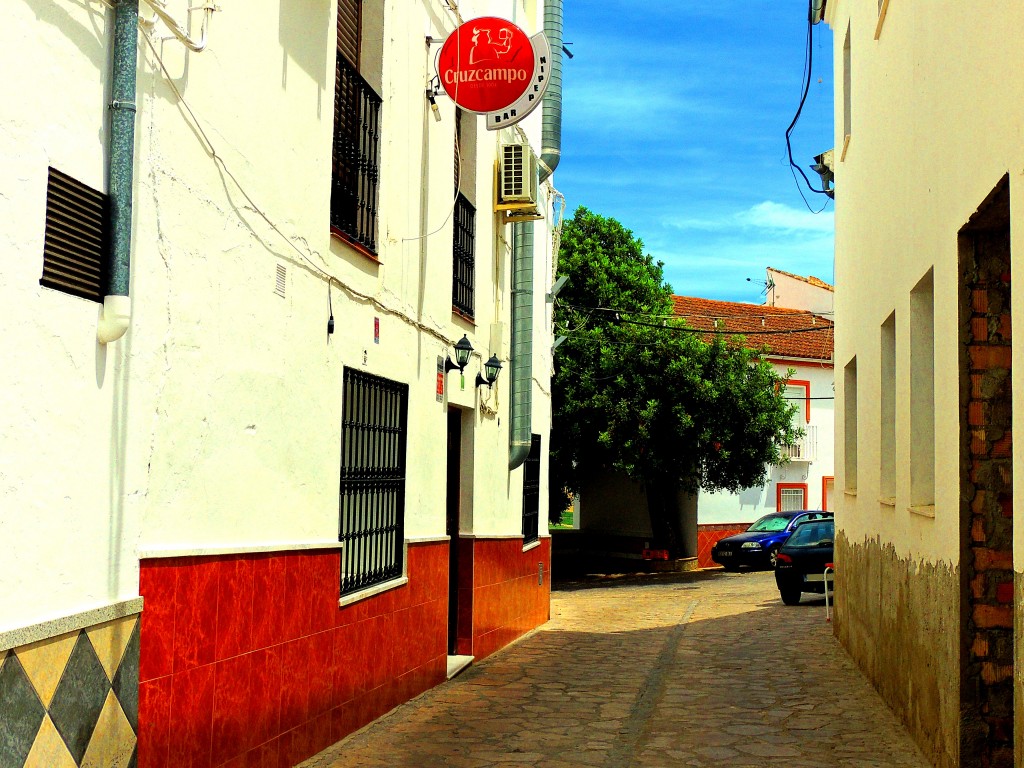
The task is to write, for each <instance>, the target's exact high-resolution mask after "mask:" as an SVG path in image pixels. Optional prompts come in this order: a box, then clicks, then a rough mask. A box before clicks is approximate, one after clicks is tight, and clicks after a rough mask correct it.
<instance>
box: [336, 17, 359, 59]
mask: <svg viewBox="0 0 1024 768" xmlns="http://www.w3.org/2000/svg"><path fill="white" fill-rule="evenodd" d="M361 2H362V0H338V53H340V54H341V55H342V56H344V57H345V59H346V60H347V61H348V63H349V64H351V65H352V66H353V67H355V68H356V70H358V69H359V34H360V29H359V17H360V8H359V6H360V4H361Z"/></svg>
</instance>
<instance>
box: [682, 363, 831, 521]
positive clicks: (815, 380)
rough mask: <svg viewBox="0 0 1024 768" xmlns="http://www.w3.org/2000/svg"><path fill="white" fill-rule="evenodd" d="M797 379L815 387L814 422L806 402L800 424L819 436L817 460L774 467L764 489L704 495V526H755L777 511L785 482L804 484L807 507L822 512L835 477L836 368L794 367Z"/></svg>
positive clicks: (700, 506)
mask: <svg viewBox="0 0 1024 768" xmlns="http://www.w3.org/2000/svg"><path fill="white" fill-rule="evenodd" d="M774 367H775V369H776V371H777V372H778V373H779V374H780V375H785V374H786V372H787V370H788V368H787V366H785V365H780V364H777V363H776V364H774ZM789 367H792V368H793V369H794V370H795V373H794V375H793V376H792V377H791V378H793V379H800V380H804V381H809V382H810V385H811V389H810V397H811V398H812V399H811V401H810V402H811V417H810V422H807V421H806V416H804V403H802V402H797V403H795V405H797V406H799V407H800V414H799V416H800V421H799V423H800V425H801V426H802V427H804V428H807V427H813V428H814V430H815V432H816V435H817V446H816V453H815V458H814V460H813V461H811V462H804V461H791V462H789V463H787V464H784V465H782V466H777V467H772V468H771V469H770V471H769V475H768V482H767V483H766V484H765V485H764V486H761V487H757V488H748V489H746V490H743V491H740V492H739V493H735V494H734V493H725V492H718V493H704V492H703V491H702V492H701V493H700V495H699V496H698V500H697V522H698V523H699V524H702V525H707V524H713V523H751V522H753V521H754V520H756V519H757V518H759V517H761V516H762V515H766V514H768V513H770V512H774V511H775V510H776V502H777V499H776V491H777V487H778V484H779V483H780V482H781V483H804V484H806V485H807V495H806V497H805V498H806V504H807V507H808V508H809V509H821V508H822V504H823V499H822V478H824V477H830V476H832V475H833V474H834V461H833V453H834V425H833V405H834V404H833V401H832V400H831V399H830V398H832V397H833V391H832V378H833V377H832V367H831V366H830V365H827V364H819V365H812V364H799V365H797V364H793V365H791V366H789ZM815 398H824V399H815Z"/></svg>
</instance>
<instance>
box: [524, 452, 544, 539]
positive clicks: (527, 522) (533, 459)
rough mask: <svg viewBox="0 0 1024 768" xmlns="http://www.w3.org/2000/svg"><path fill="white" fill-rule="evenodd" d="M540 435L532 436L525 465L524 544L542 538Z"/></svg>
mask: <svg viewBox="0 0 1024 768" xmlns="http://www.w3.org/2000/svg"><path fill="white" fill-rule="evenodd" d="M539 512H540V435H531V436H530V453H529V455H527V457H526V463H525V464H524V465H523V543H524V544H529V543H530V542H533V541H537V539H538V538H540V526H539V518H540V515H539Z"/></svg>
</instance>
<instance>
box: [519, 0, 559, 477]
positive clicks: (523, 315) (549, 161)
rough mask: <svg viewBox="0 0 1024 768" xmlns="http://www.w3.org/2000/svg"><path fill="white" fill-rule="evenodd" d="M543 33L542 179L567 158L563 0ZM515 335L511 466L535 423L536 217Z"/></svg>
mask: <svg viewBox="0 0 1024 768" xmlns="http://www.w3.org/2000/svg"><path fill="white" fill-rule="evenodd" d="M544 34H545V35H547V38H548V43H549V44H550V46H551V75H550V77H551V80H550V81H549V83H548V89H547V91H546V92H545V94H544V100H543V102H542V106H543V109H544V115H543V118H542V123H541V129H542V130H541V156H540V180H541V181H542V182H543V181H544V180H546V179H547V178H548V177H549V176H551V174H552V173H554V171H555V168H557V167H558V161H559V160H560V159H561V158H562V0H547V2H545V4H544ZM511 341H512V354H511V359H510V361H509V368H510V372H509V378H510V380H511V391H512V394H511V398H510V399H511V405H510V408H511V417H510V418H511V424H510V427H509V457H508V467H509V469H510V470H512V469H516V468H517V467H519V466H521V465H522V464H523V462H525V461H526V457H527V456H528V455H529V453H530V438H531V432H532V429H533V422H532V417H533V222H529V223H527V222H520V223H517V224H516V225H515V226H514V227H513V229H512V339H511Z"/></svg>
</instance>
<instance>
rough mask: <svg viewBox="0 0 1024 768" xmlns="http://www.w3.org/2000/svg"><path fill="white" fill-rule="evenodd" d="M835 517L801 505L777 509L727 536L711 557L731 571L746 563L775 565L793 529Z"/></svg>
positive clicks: (751, 564) (747, 564)
mask: <svg viewBox="0 0 1024 768" xmlns="http://www.w3.org/2000/svg"><path fill="white" fill-rule="evenodd" d="M826 517H827V518H831V517H832V513H831V512H824V511H822V510H820V509H797V510H793V511H789V512H774V513H772V514H770V515H765V516H764V517H762V518H760V519H758V520H757V521H756V522H755V523H754V524H753V525H751V526H750V527H749V528H747V530H745V531H744V532H743V533H737V534H735V535H733V536H726V537H725V538H724V539H720V540H719V541H718V542H717V543H716V544H715V545H714V546H713V547H712V548H711V559H712V560H714V561H715V562H716V563H718V564H719V565H721V566H722V567H723V568H725V570H727V571H735V570H738V569H739V567H740V566H742V565H746V566H749V567H751V568H774V567H775V553H776V552H778V551H779V547H781V546H782V545H783V544H784V543H785V542H786V539H788V538H789V535H790V534H791V533H792V532H793V529H794V528H796V526H798V525H800V523H802V522H804V521H805V520H821V519H823V518H826Z"/></svg>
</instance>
